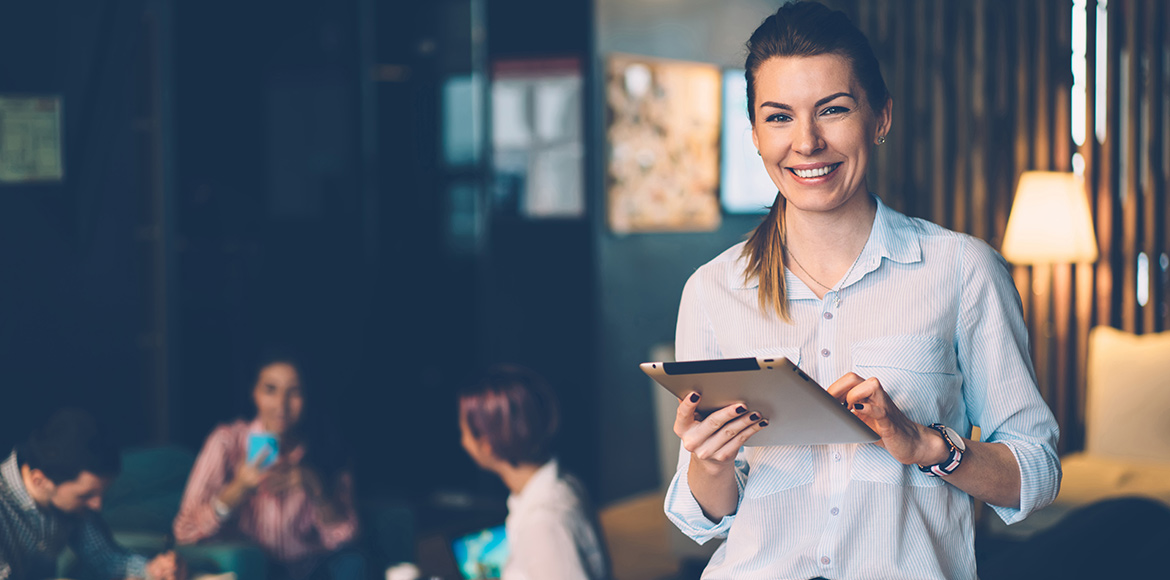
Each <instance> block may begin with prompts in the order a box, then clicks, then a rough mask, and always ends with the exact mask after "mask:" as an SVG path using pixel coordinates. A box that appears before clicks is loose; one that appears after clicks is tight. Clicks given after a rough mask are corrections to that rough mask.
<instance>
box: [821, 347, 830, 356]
mask: <svg viewBox="0 0 1170 580" xmlns="http://www.w3.org/2000/svg"><path fill="white" fill-rule="evenodd" d="M821 356H829V349H827V348H822V349H821Z"/></svg>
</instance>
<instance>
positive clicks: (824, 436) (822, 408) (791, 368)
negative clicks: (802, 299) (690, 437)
mask: <svg viewBox="0 0 1170 580" xmlns="http://www.w3.org/2000/svg"><path fill="white" fill-rule="evenodd" d="M641 368H642V371H643V372H645V373H646V374H647V375H649V376H650V377H651V378H652V379H654V380H655V382H657V383H658V384H660V385H662V386H663V387H665V388H666V389H667V390H668V391H670V392H671V393H673V394H674V396H675V397H678V398H680V399H681V398H682V397H685V396H688V395H690V394H691V393H692V392H697V393H699V395H700V396H701V397H702V399H701V400H700V401H699V412H700V413H702V414H706V413H709V412H711V411H714V410H716V409H721V408H723V407H726V406H727V405H730V404H732V403H745V404H746V405H747V407H748V409H750V410H752V411H756V412H758V413H760V414H761V415H763V417H764V418H765V419H767V420H768V426H767V427H766V428H764V429H763V430H761V431H760V432H759V433H756V434H755V435H753V436H752V438H751V439H749V440H748V442H747V445H748V446H760V445H826V444H830V443H872V442H874V441H877V440H878V439H879V437H878V436H877V433H874V432H873V430H871V429H870V428H869V427H868V426H867V425H866V424H865V423H864V422H863V421H862V420H861V419H858V418H857V417H856V416H854V415H853V413H851V412H849V410H848V409H846V408H845V407H844V406H842V405H841V403H840V402H838V401H837V400H836V399H834V398H833V396H832V395H830V394H829V393H827V392H826V391H825V390H824V389H823V388H821V386H820V385H818V384H817V383H816V381H813V380H812V379H811V378H809V376H808V375H806V374H804V372H803V371H801V370H800V369H799V368H798V367H797V366H796V365H795V364H793V363H792V362H791V361H789V360H788V359H786V358H784V357H776V358H768V357H758V358H735V359H717V360H701V361H685V362H647V363H642V365H641Z"/></svg>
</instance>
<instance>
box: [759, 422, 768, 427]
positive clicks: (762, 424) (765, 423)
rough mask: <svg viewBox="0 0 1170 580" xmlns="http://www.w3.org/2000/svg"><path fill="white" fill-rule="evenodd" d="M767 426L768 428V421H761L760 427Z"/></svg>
mask: <svg viewBox="0 0 1170 580" xmlns="http://www.w3.org/2000/svg"><path fill="white" fill-rule="evenodd" d="M767 426H768V422H767V421H760V427H767Z"/></svg>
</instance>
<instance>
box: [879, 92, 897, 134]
mask: <svg viewBox="0 0 1170 580" xmlns="http://www.w3.org/2000/svg"><path fill="white" fill-rule="evenodd" d="M877 121H878V122H877V135H875V136H874V141H875V142H876V141H877V140H878V137H885V136H886V135H889V133H890V127H892V126H893V124H894V98H893V97H890V98H888V99H886V105H885V106H884V107H882V110H880V111H878V118H877Z"/></svg>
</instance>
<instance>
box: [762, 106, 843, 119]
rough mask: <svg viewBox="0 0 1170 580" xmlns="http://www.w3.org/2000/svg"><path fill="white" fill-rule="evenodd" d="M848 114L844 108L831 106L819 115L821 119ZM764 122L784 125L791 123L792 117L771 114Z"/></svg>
mask: <svg viewBox="0 0 1170 580" xmlns="http://www.w3.org/2000/svg"><path fill="white" fill-rule="evenodd" d="M848 112H849V109H848V108H846V107H840V106H832V107H825V109H824V110H822V111H821V112H820V115H821V116H822V117H823V116H826V115H839V114H842V113H848ZM764 120H765V121H766V122H768V123H786V122H788V121H791V120H792V117H789V116H788V115H784V114H781V113H773V114H771V115H768V117H767V118H766V119H764Z"/></svg>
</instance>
